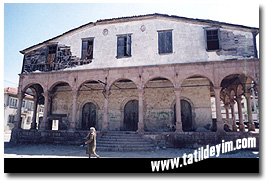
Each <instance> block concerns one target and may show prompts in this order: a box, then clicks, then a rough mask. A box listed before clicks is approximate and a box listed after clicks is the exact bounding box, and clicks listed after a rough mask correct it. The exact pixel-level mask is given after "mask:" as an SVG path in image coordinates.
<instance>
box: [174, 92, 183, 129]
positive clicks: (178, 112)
mask: <svg viewBox="0 0 269 183" xmlns="http://www.w3.org/2000/svg"><path fill="white" fill-rule="evenodd" d="M174 92H175V95H176V132H183V131H182V121H181V106H180V92H181V88H176V89H175V91H174Z"/></svg>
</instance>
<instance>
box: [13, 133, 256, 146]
mask: <svg viewBox="0 0 269 183" xmlns="http://www.w3.org/2000/svg"><path fill="white" fill-rule="evenodd" d="M87 134H88V131H73V132H71V131H62V130H59V131H53V130H44V131H37V130H23V129H15V128H14V129H13V130H12V135H11V140H10V141H11V143H16V144H24V143H33V144H35V143H36V144H42V143H53V144H67V145H82V144H84V142H85V140H86V138H85V137H86V136H87ZM102 135H103V134H102V133H101V132H99V131H97V137H100V136H102ZM141 136H142V137H143V138H145V139H146V140H148V141H151V142H152V143H154V144H155V145H156V146H161V147H162V146H165V147H174V148H199V147H202V146H206V145H217V144H220V143H222V140H224V141H225V142H227V141H234V142H235V141H236V140H237V139H242V138H248V137H255V138H256V148H254V149H255V150H258V149H259V133H238V132H227V133H214V132H181V133H176V132H162V133H160V132H145V133H143V134H141ZM97 147H98V139H97Z"/></svg>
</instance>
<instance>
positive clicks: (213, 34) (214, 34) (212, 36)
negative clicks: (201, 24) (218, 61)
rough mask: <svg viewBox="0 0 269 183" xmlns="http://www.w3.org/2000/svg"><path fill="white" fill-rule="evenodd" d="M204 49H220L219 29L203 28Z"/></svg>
mask: <svg viewBox="0 0 269 183" xmlns="http://www.w3.org/2000/svg"><path fill="white" fill-rule="evenodd" d="M205 34H206V35H205V37H206V50H207V51H213V50H219V49H220V40H219V37H220V36H219V29H210V30H205Z"/></svg>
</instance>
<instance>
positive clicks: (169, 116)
mask: <svg viewBox="0 0 269 183" xmlns="http://www.w3.org/2000/svg"><path fill="white" fill-rule="evenodd" d="M116 86H117V87H121V88H122V87H125V88H134V89H119V88H117V87H114V86H113V87H112V88H111V90H110V95H109V114H108V115H109V130H122V128H123V122H124V106H125V105H126V103H127V102H128V101H130V100H138V91H137V89H136V88H135V84H134V83H133V82H130V84H118V83H117V85H116ZM146 86H147V87H149V88H145V89H144V123H145V130H146V131H160V132H163V131H171V129H170V126H171V125H174V122H175V119H174V106H175V93H174V88H173V85H172V83H171V82H170V81H169V80H165V81H154V82H148V83H147V84H146ZM183 86H185V87H183V88H182V92H181V93H182V94H181V99H184V100H187V101H188V102H189V103H190V104H191V107H192V118H193V119H192V121H193V125H194V129H196V128H198V127H205V126H208V125H211V123H212V122H211V121H212V118H211V103H210V90H209V81H208V80H207V79H206V78H194V79H187V80H186V81H184V82H183ZM150 87H159V88H150ZM68 88H69V90H68ZM70 90H71V88H70V87H62V86H61V87H58V89H57V91H56V92H55V94H54V96H53V99H52V112H51V113H52V114H67V117H66V118H63V123H67V124H69V123H70V121H71V119H72V105H73V104H72V91H70ZM88 102H92V103H93V104H95V106H96V111H97V126H96V128H97V130H101V129H102V121H103V116H104V114H103V113H104V108H103V107H104V96H103V94H102V90H93V91H91V90H88V91H84V90H82V91H79V95H78V110H77V121H76V129H81V127H82V111H83V106H84V105H85V104H86V103H88Z"/></svg>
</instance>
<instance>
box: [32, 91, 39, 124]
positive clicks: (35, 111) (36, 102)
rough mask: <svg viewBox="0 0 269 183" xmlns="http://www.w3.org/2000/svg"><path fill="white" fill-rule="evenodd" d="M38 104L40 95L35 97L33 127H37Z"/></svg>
mask: <svg viewBox="0 0 269 183" xmlns="http://www.w3.org/2000/svg"><path fill="white" fill-rule="evenodd" d="M37 105H38V96H36V97H35V98H34V111H33V118H32V124H31V129H36V115H37Z"/></svg>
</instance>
